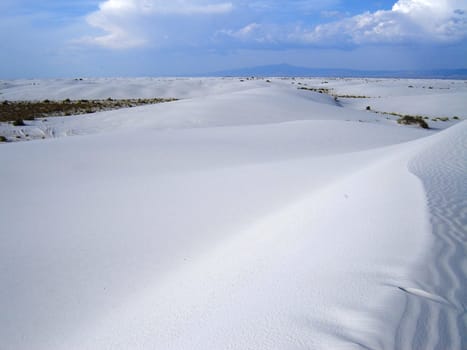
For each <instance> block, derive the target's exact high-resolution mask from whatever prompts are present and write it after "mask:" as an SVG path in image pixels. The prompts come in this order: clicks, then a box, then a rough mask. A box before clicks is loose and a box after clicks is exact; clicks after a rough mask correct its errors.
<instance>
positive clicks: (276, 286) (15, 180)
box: [0, 78, 467, 349]
mask: <svg viewBox="0 0 467 350" xmlns="http://www.w3.org/2000/svg"><path fill="white" fill-rule="evenodd" d="M270 80H271V81H272V82H271V83H268V82H266V81H265V80H260V79H258V80H248V81H243V82H241V81H240V79H238V78H230V79H194V78H193V79H150V78H148V79H94V80H87V81H79V80H78V81H76V80H54V81H42V80H38V81H34V82H32V81H9V82H2V84H3V85H2V90H1V95H0V97H1V98H2V99H5V100H15V99H28V100H29V99H30V100H34V99H37V100H39V99H44V98H49V99H53V98H58V99H65V98H71V99H79V98H89V99H92V98H107V97H112V98H139V97H141V98H143V97H147V98H149V97H175V98H182V100H180V101H177V102H171V103H166V104H160V105H154V106H143V107H137V108H132V109H122V110H116V111H108V112H102V113H95V114H93V115H84V116H75V117H73V116H71V117H60V118H48V120H47V121H45V122H44V121H41V120H36V121H31V122H30V123H28V125H27V126H24V127H21V128H20V130H22V131H21V132H23V133H26V132H27V133H29V134H31V135H38V136H37V137H31V138H32V139H34V138H40V137H42V136H45V137H46V138H49V137H53V138H52V139H46V140H36V141H30V142H16V143H5V144H1V145H0V162H1V164H2V167H1V168H0V179H1V185H0V191H1V195H2V200H1V201H0V213H1V221H0V235H1V242H2V243H1V245H0V269H1V273H0V286H1V292H0V310H1V313H0V348H2V349H3V348H5V349H128V348H132V349H248V348H251V349H297V348H306V349H323V348H329V349H340V348H343V349H353V348H355V349H357V348H362V347H363V348H371V349H374V348H388V349H411V348H414V349H436V348H449V349H462V348H463V347H465V344H466V340H465V335H463V334H464V333H463V322H465V319H463V317H465V316H464V314H465V302H466V296H465V292H464V290H465V289H466V288H464V287H465V280H466V278H465V277H466V276H465V266H466V259H465V239H466V212H465V210H466V209H465V208H466V202H465V198H467V188H466V187H465V183H466V168H465V162H463V160H465V159H466V155H467V154H466V153H467V147H466V144H465V142H466V141H465V140H467V124H466V122H463V121H462V119H464V118H465V117H466V116H465V115H462V113H459V111H460V112H462V110H460V109H461V108H460V107H459V103H460V104H461V107H462V102H459V101H461V100H460V98H459V96H467V89H466V87H465V85H467V84H464V82H460V81H453V82H452V84H451V82H446V81H438V80H430V81H426V82H423V84H422V82H421V81H420V82H418V83H420V86H419V87H412V88H408V85H412V86H415V83H417V81H415V83H414V81H406V80H398V81H393V80H377V79H374V80H368V81H365V80H363V79H345V80H344V79H335V80H327V83H324V79H305V78H304V79H294V80H292V79H278V78H277V79H270ZM298 82H300V83H301V84H307V85H306V86H309V87H317V86H320V85H326V86H328V87H330V88H333V89H334V90H333V93H335V94H341V95H344V94H345V95H351V94H353V95H361V96H363V95H365V96H373V98H374V99H375V101H376V99H388V100H389V99H391V98H399V97H398V96H403V95H404V94H405V93H406V89H410V91H412V93H413V96H412V100H411V101H412V103H413V104H415V105H416V104H417V103H419V102H418V101H424V99H427V98H429V95H430V94H431V93H432V90H434V89H427V88H423V86H432V87H433V88H440V89H439V91H438V92H439V94H443V95H442V99H443V100H445V101H448V102H447V105H446V111H445V112H446V114H447V115H454V114H455V115H459V114H460V115H459V117H460V119H459V121H457V120H455V121H454V120H450V121H449V122H445V123H443V122H436V125H434V129H430V130H424V129H421V128H419V127H416V126H401V125H398V124H397V123H396V122H395V120H394V118H389V119H387V117H386V115H383V114H376V113H373V112H371V111H366V110H365V107H364V102H362V101H363V99H361V98H357V99H352V98H338V100H337V101H336V100H335V99H334V98H333V96H329V95H327V94H323V93H321V94H320V93H317V92H313V91H308V90H298V89H297V85H298ZM33 83H34V85H33ZM292 83H294V84H292ZM425 83H426V84H425ZM80 84H81V85H80ZM445 84H450V85H449V87H450V89H443V90H441V88H442V87H444V86H445ZM365 86H366V89H365ZM44 87H47V89H44ZM90 87H92V89H90ZM379 96H381V97H379ZM456 101H457V102H456ZM463 101H467V99H464V100H463ZM449 102H453V103H452V104H449ZM362 103H363V104H362ZM359 104H362V105H359ZM387 106H389V104H388V105H382V106H381V108H383V107H384V108H386V107H387ZM407 106H409V103H407ZM449 106H452V109H451V110H450V107H449ZM426 108H427V110H424V111H420V112H419V113H414V114H423V113H430V111H429V110H428V107H426ZM464 110H465V102H464ZM401 111H402V110H401ZM386 112H390V111H389V110H386ZM403 112H404V113H408V112H406V111H405V110H404V111H403ZM429 123H430V121H429ZM455 123H457V125H455V126H453V127H452V128H447V129H446V130H441V129H443V128H446V127H447V126H451V125H453V124H455ZM432 126H433V125H432ZM1 128H3V129H1ZM15 128H18V127H13V126H11V125H2V126H1V127H0V131H2V132H4V133H8V132H9V133H10V134H7V135H15V132H19V131H18V129H15ZM66 135H78V136H73V137H59V136H66ZM463 252H464V253H463Z"/></svg>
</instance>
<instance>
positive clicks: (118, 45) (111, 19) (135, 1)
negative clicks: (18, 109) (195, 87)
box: [78, 0, 233, 49]
mask: <svg viewBox="0 0 467 350" xmlns="http://www.w3.org/2000/svg"><path fill="white" fill-rule="evenodd" d="M232 9H233V5H232V3H230V2H222V3H207V2H205V1H196V0H172V1H163V0H107V1H105V2H103V3H101V4H100V5H99V10H98V11H96V12H93V13H91V14H90V15H88V16H87V17H86V21H87V23H88V24H89V25H90V26H92V27H94V28H97V29H100V30H101V31H103V32H104V33H105V34H103V35H95V36H88V37H85V38H81V39H80V40H78V41H79V42H81V43H87V44H95V45H98V46H102V47H105V48H113V49H127V48H132V47H139V46H145V45H147V44H149V43H150V39H154V37H152V36H151V35H150V34H151V33H153V31H154V28H157V23H158V21H160V19H161V18H162V17H164V16H185V17H188V16H200V15H219V14H225V13H228V12H230V11H232ZM156 36H157V35H156ZM159 39H160V37H159Z"/></svg>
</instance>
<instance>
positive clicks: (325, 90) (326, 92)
mask: <svg viewBox="0 0 467 350" xmlns="http://www.w3.org/2000/svg"><path fill="white" fill-rule="evenodd" d="M299 84H300V83H299ZM298 89H299V90H308V91H313V92H317V93H320V94H329V93H330V92H331V90H330V89H326V88H312V87H305V86H300V87H299V88H298Z"/></svg>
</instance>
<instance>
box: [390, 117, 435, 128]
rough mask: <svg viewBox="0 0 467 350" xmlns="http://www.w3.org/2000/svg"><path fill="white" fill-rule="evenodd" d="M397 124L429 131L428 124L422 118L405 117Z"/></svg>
mask: <svg viewBox="0 0 467 350" xmlns="http://www.w3.org/2000/svg"><path fill="white" fill-rule="evenodd" d="M397 123H399V124H402V125H414V124H415V125H419V126H420V127H422V128H423V129H429V128H430V127H429V126H428V123H427V122H426V121H425V120H424V119H423V118H422V117H420V116H411V115H404V116H402V117H401V118H400V119H399V120H398V121H397Z"/></svg>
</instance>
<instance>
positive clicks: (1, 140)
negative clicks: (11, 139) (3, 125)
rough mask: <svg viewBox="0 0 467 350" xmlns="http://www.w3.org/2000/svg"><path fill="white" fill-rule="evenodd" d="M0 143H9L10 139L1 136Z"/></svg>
mask: <svg viewBox="0 0 467 350" xmlns="http://www.w3.org/2000/svg"><path fill="white" fill-rule="evenodd" d="M0 142H8V139H7V138H6V137H5V136H2V135H0Z"/></svg>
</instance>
